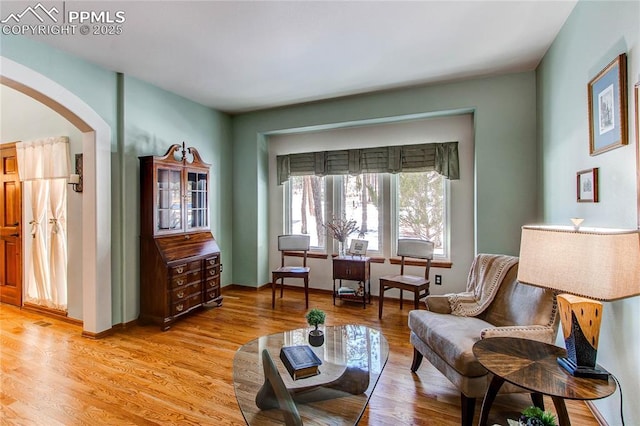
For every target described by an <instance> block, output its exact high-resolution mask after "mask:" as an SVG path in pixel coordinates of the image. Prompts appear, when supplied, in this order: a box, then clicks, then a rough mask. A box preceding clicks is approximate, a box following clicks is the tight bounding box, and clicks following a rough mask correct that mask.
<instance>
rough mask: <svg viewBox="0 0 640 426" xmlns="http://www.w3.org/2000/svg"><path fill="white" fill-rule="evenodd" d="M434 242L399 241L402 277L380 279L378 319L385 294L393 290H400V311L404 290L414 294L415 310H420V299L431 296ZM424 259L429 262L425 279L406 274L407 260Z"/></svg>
mask: <svg viewBox="0 0 640 426" xmlns="http://www.w3.org/2000/svg"><path fill="white" fill-rule="evenodd" d="M433 246H434V244H433V242H431V241H427V240H419V239H412V238H400V239H399V240H398V256H400V275H385V276H384V277H380V298H379V299H380V304H379V307H378V318H382V307H383V305H384V292H385V291H387V290H389V289H392V288H398V289H400V309H402V302H403V300H402V294H403V291H404V290H407V291H412V292H413V294H414V297H413V303H414V309H418V308H419V306H418V305H419V303H420V299H422V298H423V297H426V296H428V295H429V269H430V268H431V259H433ZM407 257H408V258H414V259H424V260H426V261H427V264H426V267H425V271H424V277H421V276H416V275H408V274H405V273H404V265H405V258H407Z"/></svg>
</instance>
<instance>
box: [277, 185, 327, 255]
mask: <svg viewBox="0 0 640 426" xmlns="http://www.w3.org/2000/svg"><path fill="white" fill-rule="evenodd" d="M284 187H285V188H287V189H288V191H287V195H288V196H287V197H285V203H286V206H287V208H285V217H286V220H285V226H286V228H285V229H286V232H287V233H290V234H309V235H310V236H311V243H310V246H311V248H312V249H320V250H324V249H325V234H326V232H325V229H324V227H323V226H322V224H323V223H324V222H325V219H324V214H325V213H324V212H325V208H326V203H325V193H326V191H325V189H326V188H325V178H324V177H320V176H292V177H291V178H290V179H289V182H288V183H287V185H285V186H284Z"/></svg>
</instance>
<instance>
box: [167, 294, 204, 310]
mask: <svg viewBox="0 0 640 426" xmlns="http://www.w3.org/2000/svg"><path fill="white" fill-rule="evenodd" d="M201 304H202V293H197V294H194V295H192V296H190V297H188V298H186V299H184V300H180V301H178V302H175V303H173V304H172V305H171V315H173V316H175V315H180V314H183V313H185V312H188V311H189V310H190V309H191V308H193V307H194V306H199V305H201Z"/></svg>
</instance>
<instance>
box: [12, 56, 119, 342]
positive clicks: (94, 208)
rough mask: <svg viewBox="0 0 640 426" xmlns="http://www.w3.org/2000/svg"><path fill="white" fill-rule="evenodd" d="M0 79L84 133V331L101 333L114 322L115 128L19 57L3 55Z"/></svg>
mask: <svg viewBox="0 0 640 426" xmlns="http://www.w3.org/2000/svg"><path fill="white" fill-rule="evenodd" d="M0 83H1V84H3V85H6V86H9V87H11V88H13V89H15V90H18V91H20V92H22V93H24V94H25V95H28V96H30V97H32V98H34V99H36V100H37V101H39V102H41V103H43V104H44V105H47V106H48V107H49V108H51V109H53V110H54V111H56V112H57V113H59V114H60V115H62V116H63V117H65V118H66V119H67V120H69V121H70V122H71V123H72V124H73V125H74V126H75V127H77V128H78V129H79V130H80V131H81V132H82V151H83V157H84V177H83V186H84V194H83V200H82V210H83V213H82V235H83V237H82V238H83V239H82V245H83V258H82V259H78V260H77V261H81V262H82V281H83V298H82V315H83V318H82V320H83V323H84V326H83V335H85V336H88V337H99V336H100V335H101V334H102V333H104V332H107V331H108V330H110V329H111V326H112V319H111V318H112V317H111V310H112V306H111V304H112V301H111V129H110V128H109V126H108V125H107V123H106V122H105V121H104V120H103V119H102V117H100V116H99V115H98V114H97V113H96V112H95V111H94V110H93V109H91V107H89V106H88V105H87V104H86V103H85V102H84V101H83V100H82V99H80V98H78V97H77V96H76V95H74V94H73V93H71V92H70V91H68V90H67V89H65V88H64V87H62V86H60V85H59V84H58V83H56V82H54V81H53V80H50V79H49V78H47V77H45V76H43V75H42V74H39V73H37V72H35V71H33V70H31V69H29V68H27V67H25V66H23V65H21V64H18V63H17V62H14V61H12V60H10V59H7V58H4V57H0Z"/></svg>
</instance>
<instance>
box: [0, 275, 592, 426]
mask: <svg viewBox="0 0 640 426" xmlns="http://www.w3.org/2000/svg"><path fill="white" fill-rule="evenodd" d="M223 296H225V299H224V303H223V306H222V307H220V308H213V309H205V310H201V311H198V312H196V313H195V314H194V315H190V316H188V317H187V318H185V319H183V320H182V321H179V322H177V323H176V324H175V325H174V326H173V327H172V328H171V329H170V330H169V331H167V332H162V331H160V329H159V328H157V327H154V326H133V327H130V328H127V329H125V330H120V331H118V332H116V333H114V334H113V335H110V336H108V337H105V338H103V339H98V340H91V339H87V338H84V337H81V332H82V330H81V328H80V327H79V326H77V325H74V324H71V323H68V322H64V321H60V320H58V319H55V318H49V317H46V316H44V315H43V314H40V313H35V312H29V311H25V310H20V309H18V308H15V307H13V306H9V305H0V344H1V349H0V371H1V372H2V377H1V378H0V404H1V406H0V424H2V425H67V426H69V425H85V424H86V425H111V424H113V425H166V424H177V425H183V424H185V425H188V424H193V425H196V424H201V425H234V426H235V425H243V424H245V422H244V418H243V417H242V414H241V413H240V410H239V408H238V405H237V402H236V399H235V393H234V388H233V358H234V356H235V353H236V351H237V349H238V348H239V347H240V346H241V345H243V344H244V343H247V342H248V341H250V340H252V339H255V338H257V337H259V336H261V335H265V334H271V333H276V332H280V331H284V330H289V329H293V328H300V327H305V326H306V324H305V319H304V315H305V313H306V310H305V308H304V295H303V293H302V291H300V290H292V289H286V290H285V296H284V298H283V299H279V298H277V299H276V308H275V309H271V291H270V289H268V288H267V289H263V290H255V289H248V288H238V287H235V286H234V287H231V288H225V289H223ZM309 306H310V307H318V308H320V309H323V310H325V311H326V313H327V325H339V324H364V325H366V326H369V327H372V328H375V329H379V330H381V331H382V333H383V334H384V335H385V337H386V338H387V340H388V342H389V347H390V355H389V361H388V362H387V366H386V368H385V370H384V372H383V374H382V377H381V378H380V380H379V382H378V385H377V387H376V389H375V391H374V393H373V396H372V397H371V400H370V402H369V405H368V407H367V409H366V410H365V413H364V416H363V418H362V420H361V421H360V425H394V426H400V425H431V424H432V425H444V426H449V425H451V426H453V425H459V424H460V396H459V393H458V391H457V390H456V389H455V388H454V387H453V385H451V383H449V381H448V380H447V379H446V378H445V377H444V376H442V375H441V374H440V373H439V372H438V371H437V370H436V369H435V368H434V367H433V366H431V365H430V364H429V363H428V362H427V361H425V362H423V363H422V366H421V367H420V369H419V370H418V372H417V373H416V374H413V373H411V371H410V368H409V367H410V365H411V358H412V346H411V344H410V343H409V329H408V327H407V315H408V312H409V308H408V306H405V309H404V310H402V311H401V310H400V309H399V305H398V303H397V301H394V300H391V301H389V302H388V303H387V302H386V301H385V310H384V315H383V318H382V319H381V320H379V319H378V315H377V313H378V311H377V303H376V301H374V302H373V304H371V305H369V306H367V308H366V309H363V308H362V305H361V304H357V303H348V302H340V301H338V302H337V306H333V304H332V298H331V296H330V294H327V293H325V292H316V291H312V292H311V294H310V300H309ZM480 403H481V401H478V405H477V407H476V421H477V419H478V416H479V411H480ZM545 404H546V406H547V409H548V410H550V411H553V410H554V408H553V404H552V402H551V400H550V399H547V398H545ZM528 405H531V402H530V400H529V398H528V396H527V395H524V394H522V395H505V396H498V398H497V399H496V402H495V403H494V405H493V408H492V411H491V413H490V418H489V422H490V424H500V425H506V424H507V421H506V419H507V418H515V417H516V416H517V415H518V412H519V411H521V410H522V409H523V408H525V407H526V406H528ZM567 409H568V411H569V416H570V417H571V420H572V421H573V423H574V424H579V425H585V426H592V425H593V426H595V425H597V424H598V422H597V421H596V420H595V419H594V418H593V415H592V414H591V413H590V411H589V410H588V408H587V407H586V405H585V404H584V403H582V402H577V401H567Z"/></svg>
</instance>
